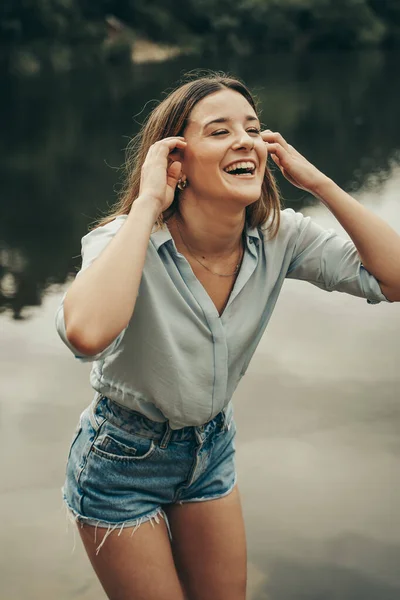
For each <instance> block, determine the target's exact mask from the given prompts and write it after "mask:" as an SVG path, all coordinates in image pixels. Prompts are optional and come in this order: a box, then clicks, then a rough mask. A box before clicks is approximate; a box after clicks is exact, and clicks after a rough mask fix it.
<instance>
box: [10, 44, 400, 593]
mask: <svg viewBox="0 0 400 600" xmlns="http://www.w3.org/2000/svg"><path fill="white" fill-rule="evenodd" d="M398 59H399V56H396V55H387V56H385V55H382V54H379V53H368V54H357V55H356V54H354V55H325V56H322V55H319V56H308V57H306V58H304V59H302V60H300V59H295V58H293V57H285V56H268V57H260V58H254V60H251V61H249V60H247V61H242V62H241V61H228V60H226V59H225V60H221V61H218V63H214V64H212V63H210V62H207V63H206V62H204V63H201V62H197V63H196V64H194V63H193V60H192V59H191V60H189V59H184V60H178V61H176V62H172V63H169V64H164V65H142V66H136V67H132V69H130V70H126V69H124V70H121V69H119V68H115V67H113V68H104V69H102V70H93V71H91V72H90V73H88V72H82V71H79V70H76V71H74V72H73V73H70V74H68V75H62V76H57V77H55V76H50V75H43V76H40V77H36V78H32V79H21V78H17V77H14V78H10V77H9V78H3V81H2V90H3V91H4V93H3V95H2V97H1V99H0V107H1V111H2V115H3V117H5V119H4V128H3V135H2V139H1V141H0V144H1V149H2V160H1V164H0V189H1V195H0V207H1V219H0V307H1V311H2V314H0V331H1V345H0V472H1V474H2V476H1V482H0V503H1V508H2V514H3V524H2V544H1V550H0V582H1V583H0V598H2V599H3V598H4V599H5V600H6V599H7V600H8V599H10V598H18V599H19V598H21V599H22V598H23V599H24V600H34V599H35V600H36V599H38V598H40V599H41V600H50V599H51V600H53V599H54V598H57V599H58V600H71V599H80V600H94V599H97V598H99V597H103V596H102V592H101V590H100V587H99V584H98V583H97V581H96V579H95V577H94V575H93V574H92V571H91V568H90V567H89V565H88V561H87V559H86V557H85V556H84V553H83V551H82V548H81V546H80V542H79V540H78V539H77V540H76V541H77V543H76V548H75V550H74V552H72V550H73V545H74V539H73V538H74V536H73V531H72V529H71V527H70V528H69V533H66V519H65V513H64V510H63V507H62V504H61V496H60V487H61V485H62V483H63V474H64V467H65V460H66V453H67V450H68V445H69V441H70V438H71V435H72V432H73V429H74V427H75V423H76V421H77V419H78V417H79V414H80V412H81V411H82V410H83V408H84V407H85V406H86V405H87V404H88V402H89V401H90V400H91V397H92V391H91V389H90V386H89V382H88V377H89V370H90V365H83V364H79V363H78V362H77V361H75V360H74V358H73V356H72V354H70V353H69V351H68V350H67V349H66V348H65V347H64V346H63V345H62V342H61V341H60V340H59V338H58V336H57V334H56V332H55V329H54V313H55V310H56V307H57V305H58V303H59V300H60V297H61V295H62V293H63V290H64V289H65V286H66V285H68V281H70V279H71V277H73V274H74V272H76V268H79V253H80V238H81V237H82V236H83V235H84V234H85V232H86V228H87V225H88V223H90V222H91V221H93V219H95V218H96V217H97V216H98V215H99V213H100V211H105V210H106V209H107V206H109V205H111V204H112V202H113V201H114V200H115V194H114V190H115V188H116V187H117V186H118V178H119V173H118V171H117V170H116V169H115V168H114V167H118V166H119V165H120V164H121V162H122V159H123V148H124V146H125V145H126V143H127V136H130V135H132V134H133V133H135V131H137V128H138V123H139V122H141V121H142V119H143V117H144V115H145V114H146V111H147V110H148V108H149V107H152V106H154V101H153V102H150V103H149V104H147V107H146V109H144V110H143V107H144V106H145V104H146V103H147V102H148V101H149V100H152V99H157V98H160V97H161V92H162V91H163V90H165V89H166V88H168V87H170V86H171V85H172V84H173V83H174V81H176V80H177V79H178V78H179V76H180V75H181V73H182V71H183V70H187V69H190V68H195V67H213V68H218V69H225V70H229V71H230V72H232V73H235V74H238V75H239V76H241V77H243V78H244V79H245V81H246V83H248V84H249V86H250V87H252V89H253V90H255V91H256V92H257V94H258V97H259V100H260V105H261V107H262V109H263V113H262V117H263V120H264V122H265V124H266V126H268V127H269V128H271V129H277V130H280V131H281V132H282V133H283V135H284V136H285V137H286V138H287V139H288V140H289V141H290V142H291V143H292V144H293V145H295V146H296V147H297V148H298V149H299V150H300V151H302V152H303V153H304V154H305V155H306V156H307V157H308V158H309V159H310V160H312V161H314V162H315V163H316V164H317V166H318V167H319V168H321V169H322V170H324V171H325V172H326V173H327V174H329V175H330V176H331V177H333V178H334V179H335V180H336V181H337V182H338V183H339V184H340V185H342V186H343V187H345V188H346V189H347V190H350V191H352V193H353V194H354V195H355V196H356V197H357V199H359V200H360V202H362V203H363V204H365V205H366V206H368V207H369V208H370V209H371V210H372V211H374V212H375V213H377V214H379V215H381V216H382V217H383V218H384V219H385V220H387V221H388V222H389V223H391V224H392V226H393V227H394V228H395V229H396V230H397V231H399V232H400V166H399V165H400V160H399V157H400V124H399V121H398V119H397V114H398V106H399V102H400V83H399V79H398V78H396V73H397V67H398ZM250 63H251V64H250ZM282 190H283V194H284V197H285V204H286V205H287V206H292V207H294V208H295V209H296V210H302V211H303V212H304V213H306V214H310V215H311V216H312V217H313V218H314V219H315V220H316V221H318V222H319V223H321V224H322V225H324V226H326V227H334V228H335V229H337V230H338V231H340V230H341V229H340V226H339V225H338V224H337V223H336V222H335V220H334V218H333V217H332V216H331V215H330V213H329V211H327V209H325V208H324V207H323V206H322V205H320V204H319V203H318V202H316V201H315V200H313V199H312V198H309V197H307V196H304V195H303V194H301V192H299V191H298V190H295V189H294V188H291V187H290V186H289V185H286V184H285V183H284V182H283V183H282ZM399 334H400V305H398V304H392V305H389V304H380V305H377V306H369V305H367V303H366V302H365V301H364V300H361V299H358V298H353V297H350V296H345V295H342V294H337V293H333V294H329V293H326V292H322V291H321V290H319V289H318V288H315V287H313V286H311V285H309V284H306V283H303V282H296V281H287V282H286V284H285V286H284V289H283V291H282V294H281V297H280V301H279V302H278V305H277V308H276V310H275V313H274V315H273V318H272V320H271V323H270V325H269V327H268V329H267V332H266V334H265V336H264V338H263V340H262V342H261V344H260V346H259V348H258V350H257V353H256V355H255V357H254V359H253V361H252V363H251V366H250V367H249V370H248V372H247V374H246V377H245V378H244V380H243V381H242V382H241V384H240V386H239V389H238V390H237V392H236V394H235V410H236V419H237V422H238V442H237V465H238V474H239V484H240V488H241V492H242V497H243V507H244V512H245V519H246V525H247V532H248V546H249V567H250V590H249V596H248V597H249V599H252V600H266V599H268V600H317V599H318V600H319V599H323V600H339V599H340V600H358V599H360V598H362V599H363V600H395V599H396V600H397V599H398V598H399V597H400V569H399V564H400V509H399V506H400V474H399V466H398V465H399V458H400V441H399V440H400V436H399V434H400V400H399V389H400V386H399V384H400V374H399V367H398V365H399V364H400V345H399Z"/></svg>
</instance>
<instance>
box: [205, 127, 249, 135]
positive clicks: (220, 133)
mask: <svg viewBox="0 0 400 600" xmlns="http://www.w3.org/2000/svg"><path fill="white" fill-rule="evenodd" d="M246 131H247V133H255V134H256V135H259V134H260V133H261V129H257V127H251V129H246ZM225 133H229V132H228V131H227V130H226V129H219V130H218V131H213V132H212V134H211V135H224V134H225Z"/></svg>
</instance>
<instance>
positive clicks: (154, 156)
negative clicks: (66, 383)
mask: <svg viewBox="0 0 400 600" xmlns="http://www.w3.org/2000/svg"><path fill="white" fill-rule="evenodd" d="M185 145H186V142H185V141H184V140H183V138H179V137H170V138H165V139H163V140H160V141H158V142H156V143H155V144H153V145H152V146H151V147H150V150H149V152H148V154H147V156H146V160H145V162H144V164H143V166H142V174H141V182H140V194H139V197H138V198H137V199H136V200H135V201H134V202H133V204H132V208H131V210H130V213H129V215H128V218H127V219H126V221H125V223H124V224H123V225H122V227H121V229H120V230H119V231H118V233H117V234H116V235H115V237H114V238H113V239H112V240H111V241H110V242H109V244H108V245H107V246H106V248H104V250H103V251H102V252H101V254H100V255H99V256H98V257H97V258H96V259H95V260H94V262H93V264H91V265H90V266H89V267H88V268H87V269H85V270H84V271H83V272H82V273H81V274H80V275H79V277H77V278H76V279H75V281H74V282H73V284H72V285H71V287H70V289H69V290H68V292H67V294H66V296H65V299H64V319H65V330H66V335H67V338H68V340H69V342H70V343H71V345H72V346H74V347H75V348H76V349H77V350H78V351H79V352H82V353H83V354H87V355H90V356H94V355H96V354H98V353H99V352H101V351H102V350H104V349H105V348H106V347H107V346H108V345H109V344H110V343H111V342H112V341H113V340H115V338H116V337H117V336H118V335H119V334H120V333H121V331H122V330H123V329H124V328H125V327H126V326H127V325H128V323H129V321H130V319H131V317H132V314H133V310H134V308H135V303H136V298H137V295H138V291H139V285H140V281H141V278H142V272H143V267H144V264H145V259H146V252H147V247H148V244H149V239H150V234H151V230H152V228H153V225H154V223H155V222H156V220H157V218H158V216H159V215H160V214H161V213H162V212H163V211H165V210H166V209H167V208H168V206H170V205H171V203H172V201H173V199H174V192H175V188H176V184H177V182H178V179H179V177H180V173H181V166H182V165H181V162H180V155H179V151H180V152H182V151H183V150H184V148H185Z"/></svg>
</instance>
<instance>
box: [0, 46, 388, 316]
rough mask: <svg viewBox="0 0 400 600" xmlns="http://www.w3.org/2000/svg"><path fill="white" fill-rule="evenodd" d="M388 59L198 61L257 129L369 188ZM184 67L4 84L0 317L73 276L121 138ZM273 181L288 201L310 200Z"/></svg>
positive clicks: (106, 195)
mask: <svg viewBox="0 0 400 600" xmlns="http://www.w3.org/2000/svg"><path fill="white" fill-rule="evenodd" d="M397 59H398V56H396V55H395V54H387V55H385V54H382V53H380V52H370V53H364V54H327V55H310V56H307V57H302V58H296V57H294V56H280V55H270V56H266V57H258V58H255V59H252V60H251V65H250V62H249V60H238V59H232V60H229V59H227V58H225V59H223V60H219V61H218V64H217V63H216V64H215V65H213V64H210V63H208V64H207V66H208V67H215V68H218V69H225V70H227V71H231V72H234V73H235V74H237V75H239V76H241V77H243V78H244V80H245V81H246V83H248V84H249V86H250V87H251V88H252V89H253V90H255V91H256V93H257V94H258V97H259V99H260V105H261V107H262V110H263V112H262V118H263V121H264V123H265V124H266V125H267V126H268V127H270V128H272V129H278V130H280V131H282V133H283V134H284V135H285V136H286V137H287V138H288V139H289V140H290V141H291V142H292V143H293V144H294V145H295V146H296V147H297V148H298V149H299V150H300V151H302V152H303V153H304V154H305V155H306V156H307V157H308V158H309V159H310V160H311V161H314V162H315V163H316V164H317V165H318V166H319V167H320V168H321V169H322V170H323V171H325V172H326V173H327V174H329V175H330V176H331V177H333V178H334V179H335V180H336V181H337V182H338V183H339V184H340V185H342V186H344V187H346V188H347V189H351V190H353V191H355V190H357V189H358V188H359V187H360V186H362V185H363V184H364V183H365V180H366V178H368V180H369V182H370V183H371V184H372V183H373V185H375V186H379V185H380V184H381V183H382V182H383V181H385V180H386V179H387V178H388V177H389V176H390V172H391V168H392V165H393V164H395V163H396V161H397V160H398V154H399V148H400V143H399V139H400V135H399V133H400V131H399V129H400V126H399V125H397V126H396V123H397V121H396V119H395V115H396V114H397V110H398V99H399V97H400V81H399V79H398V78H396V77H394V76H393V73H395V72H396V70H397V64H398V63H397ZM191 60H192V59H188V58H183V59H179V60H176V61H173V62H171V63H169V64H168V68H165V66H164V65H138V66H134V67H131V68H128V69H127V68H115V67H107V68H104V69H102V70H97V71H91V72H79V71H77V72H73V73H71V74H69V75H62V76H59V77H55V76H45V75H43V76H42V77H39V78H37V79H36V78H34V79H25V80H24V79H18V78H15V77H14V78H9V79H7V81H5V82H4V85H3V89H4V90H5V93H4V94H3V95H2V97H1V99H0V103H1V105H0V108H1V111H2V114H3V115H5V117H6V118H5V126H4V129H3V137H2V141H1V142H0V143H1V144H2V147H1V149H2V155H3V158H2V161H1V163H0V181H1V184H0V185H1V198H2V218H1V222H0V310H2V311H5V310H7V311H8V312H10V314H11V315H12V316H13V317H14V318H16V319H21V318H24V317H26V316H28V317H29V311H28V312H26V311H25V310H24V308H25V307H27V306H37V305H39V304H40V303H41V301H42V298H43V294H44V293H45V292H46V289H47V288H48V286H49V285H51V284H54V283H57V284H63V283H64V282H65V281H66V279H67V278H68V276H70V275H73V274H74V273H75V272H76V269H77V268H79V264H80V261H79V252H80V238H81V237H82V235H84V233H85V232H86V229H87V225H88V223H89V222H91V221H92V220H94V219H95V218H96V217H97V216H98V215H99V212H100V211H105V210H106V208H107V206H109V205H111V204H112V202H113V200H114V198H115V195H114V190H115V187H116V186H117V184H118V179H119V173H118V171H117V170H116V169H115V168H114V167H118V166H119V165H120V164H121V163H122V161H123V148H124V146H125V145H126V142H127V137H126V136H128V135H132V134H134V133H135V132H136V131H137V128H138V123H139V122H140V121H141V120H142V118H143V116H144V114H146V112H147V110H148V108H150V107H151V106H153V103H152V102H149V100H151V99H159V98H160V97H161V93H162V91H163V90H165V89H166V88H168V87H169V86H171V84H172V82H174V81H175V80H177V79H178V78H179V77H180V75H181V74H182V72H183V71H185V70H188V69H190V68H192V67H193V66H195V65H193V64H192V63H191V62H190V61H191ZM154 102H155V100H154ZM146 103H148V104H147V105H146ZM145 105H146V109H144V110H143V107H144V106H145ZM135 115H136V117H134V116H135ZM371 175H374V177H373V178H372V177H371ZM280 181H281V186H282V189H283V193H284V196H285V200H286V205H287V206H291V205H295V206H296V207H297V208H299V207H301V206H302V205H304V204H310V203H311V204H312V203H313V202H314V200H313V199H312V198H310V197H306V196H305V195H304V194H301V192H299V191H298V190H295V189H294V188H292V187H291V186H289V184H287V183H286V182H285V181H283V182H282V180H281V179H280Z"/></svg>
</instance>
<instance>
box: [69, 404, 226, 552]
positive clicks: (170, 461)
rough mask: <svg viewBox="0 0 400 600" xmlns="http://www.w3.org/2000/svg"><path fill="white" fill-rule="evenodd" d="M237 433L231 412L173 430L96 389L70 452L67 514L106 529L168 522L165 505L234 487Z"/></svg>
mask: <svg viewBox="0 0 400 600" xmlns="http://www.w3.org/2000/svg"><path fill="white" fill-rule="evenodd" d="M235 434H236V426H235V422H234V420H233V418H232V413H230V416H229V417H227V416H226V414H225V413H224V412H223V411H222V412H220V413H219V414H218V415H217V416H216V417H215V418H214V419H212V420H211V421H209V422H208V423H206V424H205V425H201V426H198V427H183V428H182V429H176V430H173V429H171V428H170V426H169V424H168V421H167V422H166V423H156V422H155V421H151V420H150V419H148V418H147V417H145V416H143V415H142V414H140V413H138V412H135V411H132V410H129V409H127V408H124V407H122V406H120V405H119V404H116V403H115V402H113V401H112V400H110V399H109V398H106V397H104V396H100V394H99V395H98V396H97V397H95V399H94V401H93V402H92V404H91V405H90V406H88V408H86V410H85V411H84V412H83V413H82V415H81V417H80V420H79V424H78V427H77V430H76V432H75V434H74V437H73V440H72V444H71V448H70V451H69V456H68V462H67V469H66V481H65V484H64V487H63V490H62V491H63V497H64V501H65V503H66V506H67V508H68V509H69V514H70V516H72V518H73V519H74V520H75V521H79V522H81V524H83V523H86V524H88V525H94V526H95V527H106V528H107V529H108V533H111V531H113V530H114V529H121V530H122V529H123V528H124V527H134V528H137V527H139V526H140V525H141V524H142V523H144V522H146V521H149V520H150V521H152V519H154V520H155V521H156V522H159V517H161V518H163V519H164V520H165V521H166V523H167V526H168V520H167V516H166V514H165V512H164V510H163V507H164V506H166V505H169V504H174V503H182V504H183V503H186V502H201V501H205V500H213V499H216V498H221V497H223V496H226V495H227V494H229V493H230V492H231V491H232V489H233V487H234V486H235V483H236V469H235ZM168 531H169V534H170V536H171V532H170V530H169V526H168ZM104 541H105V538H104V539H103V542H104ZM103 542H102V543H103Z"/></svg>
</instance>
